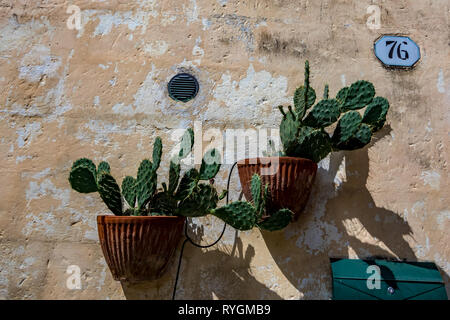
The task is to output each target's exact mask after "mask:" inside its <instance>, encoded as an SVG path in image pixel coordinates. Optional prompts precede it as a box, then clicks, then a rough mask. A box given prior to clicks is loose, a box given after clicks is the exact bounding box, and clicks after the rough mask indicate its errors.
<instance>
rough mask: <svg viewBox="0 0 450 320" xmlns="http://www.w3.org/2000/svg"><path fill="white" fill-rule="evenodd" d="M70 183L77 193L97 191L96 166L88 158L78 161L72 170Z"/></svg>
mask: <svg viewBox="0 0 450 320" xmlns="http://www.w3.org/2000/svg"><path fill="white" fill-rule="evenodd" d="M69 182H70V185H71V187H72V189H74V190H75V191H78V192H80V193H91V192H96V191H97V169H96V167H95V164H94V163H93V162H92V161H91V160H89V159H86V158H82V159H78V160H77V161H75V162H74V163H73V165H72V169H71V170H70V175H69Z"/></svg>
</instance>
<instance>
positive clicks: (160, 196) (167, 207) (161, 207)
mask: <svg viewBox="0 0 450 320" xmlns="http://www.w3.org/2000/svg"><path fill="white" fill-rule="evenodd" d="M150 206H151V207H150V210H151V212H152V215H153V213H160V214H161V215H165V216H173V215H174V214H175V212H176V210H177V201H176V200H175V198H174V197H173V196H172V195H171V194H169V193H168V192H159V193H157V194H156V195H155V196H154V197H153V199H152V202H151V204H150Z"/></svg>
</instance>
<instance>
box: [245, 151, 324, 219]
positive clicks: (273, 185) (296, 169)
mask: <svg viewBox="0 0 450 320" xmlns="http://www.w3.org/2000/svg"><path fill="white" fill-rule="evenodd" d="M238 171H239V178H240V180H241V185H242V190H243V192H244V195H245V198H246V199H247V200H249V201H251V200H252V193H251V179H252V176H253V175H254V174H255V173H257V174H259V175H260V176H261V181H262V184H263V185H266V184H268V185H269V189H270V194H271V201H270V203H269V204H268V206H269V208H270V209H271V210H278V209H282V208H288V209H290V210H291V211H292V212H294V214H295V216H294V220H297V219H298V217H299V215H300V214H301V213H302V211H303V209H305V206H306V203H307V202H308V198H309V195H310V194H311V190H312V186H313V183H314V179H315V177H316V173H317V164H316V163H315V162H313V161H311V160H309V159H303V158H292V157H270V158H269V157H263V158H253V159H245V160H242V161H239V162H238Z"/></svg>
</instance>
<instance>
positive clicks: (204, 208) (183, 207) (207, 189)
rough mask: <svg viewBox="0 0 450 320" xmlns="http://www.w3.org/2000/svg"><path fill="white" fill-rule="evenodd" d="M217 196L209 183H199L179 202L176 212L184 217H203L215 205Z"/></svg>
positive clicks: (217, 200)
mask: <svg viewBox="0 0 450 320" xmlns="http://www.w3.org/2000/svg"><path fill="white" fill-rule="evenodd" d="M217 202H219V196H218V194H217V191H216V189H215V188H214V187H212V186H211V185H210V184H203V183H202V184H199V185H198V186H197V187H196V188H195V190H194V191H193V192H192V193H191V195H190V196H188V197H187V198H185V199H184V200H183V201H181V202H180V204H179V206H178V209H177V214H178V215H181V216H185V217H203V216H206V215H207V214H209V213H210V212H211V210H212V209H215V208H216V207H217Z"/></svg>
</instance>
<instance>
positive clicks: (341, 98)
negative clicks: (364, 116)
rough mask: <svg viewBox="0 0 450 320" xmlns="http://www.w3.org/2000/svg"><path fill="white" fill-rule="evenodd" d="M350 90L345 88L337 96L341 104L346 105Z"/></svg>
mask: <svg viewBox="0 0 450 320" xmlns="http://www.w3.org/2000/svg"><path fill="white" fill-rule="evenodd" d="M348 89H349V88H348V87H344V88H342V89H341V90H339V92H338V94H337V95H336V100H337V101H338V102H339V103H340V104H344V102H345V99H346V98H347V94H348Z"/></svg>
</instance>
